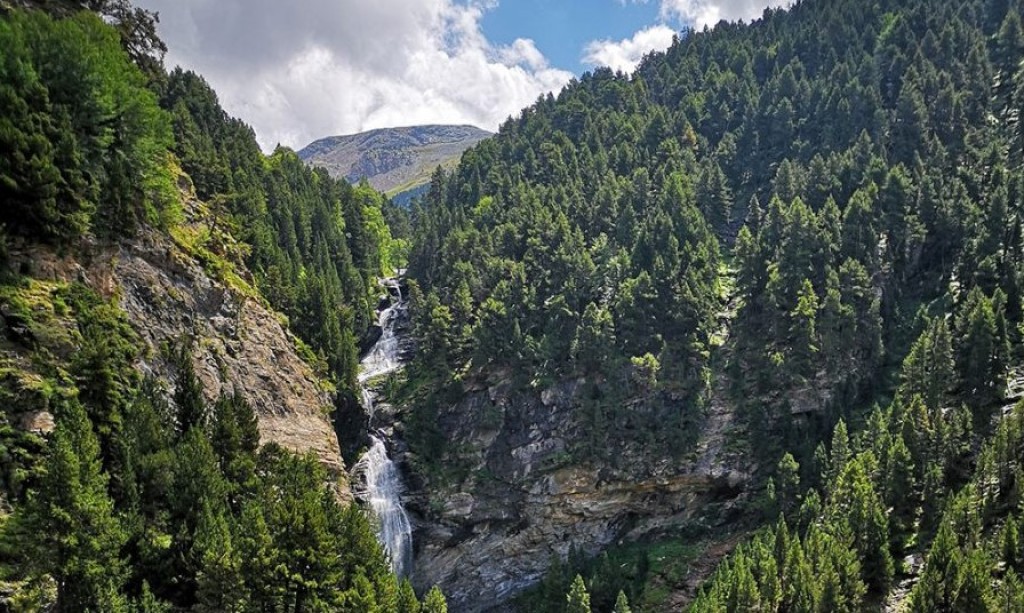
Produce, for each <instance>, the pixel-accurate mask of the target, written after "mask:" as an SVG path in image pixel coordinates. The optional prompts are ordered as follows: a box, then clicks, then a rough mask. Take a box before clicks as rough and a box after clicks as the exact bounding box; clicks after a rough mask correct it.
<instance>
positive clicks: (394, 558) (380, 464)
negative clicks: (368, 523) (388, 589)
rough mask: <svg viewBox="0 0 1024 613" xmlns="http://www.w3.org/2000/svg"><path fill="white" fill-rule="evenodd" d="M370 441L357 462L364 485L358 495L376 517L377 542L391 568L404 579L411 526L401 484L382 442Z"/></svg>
mask: <svg viewBox="0 0 1024 613" xmlns="http://www.w3.org/2000/svg"><path fill="white" fill-rule="evenodd" d="M370 440H371V441H372V443H373V444H372V445H371V446H370V450H369V451H367V452H366V453H365V454H364V455H363V457H362V458H361V459H360V460H359V464H360V465H361V466H360V469H361V471H362V474H363V479H364V481H365V484H364V490H363V491H362V492H360V494H361V497H362V498H363V499H364V500H365V501H366V502H367V503H368V504H369V505H370V508H371V509H373V514H374V515H376V516H377V522H378V524H379V526H378V531H377V538H378V539H379V540H380V542H381V544H382V545H383V546H384V549H385V550H386V551H387V552H388V555H389V556H390V557H391V568H392V569H393V570H394V571H395V574H397V575H398V576H400V577H403V576H405V575H407V574H408V571H409V567H410V566H411V562H412V524H410V523H409V516H408V515H406V513H405V509H404V508H403V507H402V499H401V495H402V480H401V478H400V477H399V475H398V467H396V466H395V463H394V462H393V461H392V460H391V458H389V457H388V450H387V447H386V446H385V445H384V441H382V440H381V439H379V438H377V437H376V436H371V437H370Z"/></svg>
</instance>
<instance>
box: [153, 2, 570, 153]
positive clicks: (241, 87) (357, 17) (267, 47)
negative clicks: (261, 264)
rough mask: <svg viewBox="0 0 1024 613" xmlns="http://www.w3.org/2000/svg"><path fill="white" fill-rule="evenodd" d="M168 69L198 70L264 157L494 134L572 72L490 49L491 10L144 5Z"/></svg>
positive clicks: (518, 52) (521, 50) (480, 5)
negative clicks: (430, 127)
mask: <svg viewBox="0 0 1024 613" xmlns="http://www.w3.org/2000/svg"><path fill="white" fill-rule="evenodd" d="M139 4H141V5H142V6H144V7H146V8H149V9H153V10H157V11H159V12H160V34H161V36H162V37H163V38H164V39H165V41H166V42H167V43H168V47H170V52H169V54H168V58H167V63H168V65H172V66H173V65H175V64H180V65H182V66H183V67H186V68H190V69H194V70H196V72H199V73H200V74H202V75H203V76H205V77H206V78H207V80H208V81H209V82H210V83H211V85H213V87H214V88H215V89H216V90H217V92H218V94H219V95H220V98H221V102H222V104H223V105H224V107H225V109H226V110H227V111H228V112H229V113H231V114H233V115H237V116H239V117H241V118H242V119H243V120H245V121H246V122H248V123H250V124H251V125H252V126H253V128H254V129H255V130H256V133H257V137H258V139H259V141H260V144H261V145H262V146H263V147H264V148H270V147H273V146H274V145H275V144H277V143H281V144H284V145H288V146H291V147H295V148H299V147H302V146H305V145H306V144H308V143H309V142H310V141H312V140H314V139H317V138H320V137H323V136H328V135H334V134H346V133H352V132H360V131H364V130H369V129H373V128H380V127H390V126H397V125H415V124H421V123H468V124H473V125H477V126H480V127H483V128H487V129H491V130H493V129H495V128H497V126H498V124H499V123H500V122H501V121H503V120H504V119H505V118H506V117H508V116H509V115H514V114H516V113H518V111H519V110H520V109H521V108H523V107H525V106H528V105H529V104H531V103H533V102H534V101H535V100H536V99H537V96H538V95H540V94H542V93H546V92H548V91H554V90H558V89H560V88H561V87H562V86H563V85H564V84H565V83H566V82H567V81H568V80H569V79H570V78H571V77H572V74H571V73H569V72H567V71H564V70H559V69H556V68H553V67H551V66H550V65H549V63H548V61H547V59H546V58H545V57H544V55H543V54H542V53H541V52H540V50H538V49H537V47H536V45H535V44H534V43H533V41H530V40H526V39H519V40H516V41H515V42H514V43H512V44H511V45H509V46H497V45H493V44H491V43H490V42H489V41H488V40H487V39H486V37H485V36H484V34H483V32H482V30H481V27H480V20H481V19H482V17H483V15H484V13H485V12H486V11H487V10H489V9H491V8H493V7H494V6H495V3H494V2H493V1H491V0H485V1H480V0H474V1H470V2H469V3H468V4H466V3H460V2H457V1H456V0H372V1H366V0H297V1H296V0H293V1H289V2H282V1H281V0H139Z"/></svg>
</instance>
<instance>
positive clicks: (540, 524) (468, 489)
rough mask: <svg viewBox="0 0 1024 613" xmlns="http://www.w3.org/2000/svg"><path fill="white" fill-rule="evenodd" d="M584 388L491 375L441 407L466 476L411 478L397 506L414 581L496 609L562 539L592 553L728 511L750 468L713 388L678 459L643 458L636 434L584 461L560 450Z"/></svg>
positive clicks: (719, 519)
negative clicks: (407, 513)
mask: <svg viewBox="0 0 1024 613" xmlns="http://www.w3.org/2000/svg"><path fill="white" fill-rule="evenodd" d="M584 387H585V382H584V381H582V380H577V381H567V382H563V383H560V384H557V385H555V386H553V387H551V388H549V389H546V390H544V391H542V392H539V393H537V392H530V391H513V388H512V387H511V385H510V384H509V383H507V382H500V381H498V382H493V383H491V384H487V385H478V386H477V389H475V390H469V391H468V392H467V394H466V395H465V396H464V397H463V398H462V400H460V401H459V402H458V403H456V404H454V405H451V406H448V407H446V408H445V409H443V410H442V411H441V415H440V420H439V425H440V427H441V429H442V431H443V432H445V433H446V436H447V438H448V444H449V445H451V446H454V448H458V449H460V450H461V452H460V454H459V455H460V458H461V459H462V460H464V461H465V462H466V463H467V465H466V467H465V468H466V475H467V477H466V478H465V480H463V481H461V482H459V483H455V484H450V485H447V486H443V487H439V486H438V485H437V484H427V483H416V482H414V483H412V484H411V494H410V495H409V497H408V500H407V504H408V506H409V508H410V509H411V510H412V511H413V513H414V518H415V523H416V533H415V537H414V544H415V549H416V559H415V569H416V570H415V575H414V582H415V583H417V584H418V585H419V586H420V587H427V586H430V585H433V584H438V585H440V586H441V587H442V589H443V590H444V592H445V594H446V596H447V597H448V599H449V602H450V603H451V605H452V610H456V611H485V610H504V609H506V608H507V603H508V601H509V600H510V599H511V598H513V597H514V596H515V595H516V594H518V593H520V592H521V591H523V590H524V589H526V588H528V587H529V586H531V585H533V584H535V583H536V582H537V581H538V580H539V579H540V578H541V577H542V576H543V574H544V572H545V571H546V569H547V567H548V565H549V563H550V561H551V559H552V557H561V558H563V559H564V558H565V556H566V555H567V553H568V551H569V549H570V547H573V546H575V547H577V548H580V549H582V550H584V551H585V552H587V553H589V554H596V553H597V552H599V551H600V550H602V549H604V548H605V547H607V546H609V545H611V544H615V543H618V542H620V541H622V540H631V539H636V538H640V537H643V536H647V535H652V534H657V533H659V532H663V531H668V530H671V529H673V528H677V527H679V526H682V525H685V524H691V525H692V524H693V523H694V522H697V523H698V524H700V523H704V522H707V523H713V524H716V523H724V522H726V521H728V520H729V519H730V518H731V514H732V512H733V509H734V508H735V506H736V501H737V499H738V498H740V497H742V496H743V495H744V494H745V489H744V487H745V485H746V483H747V482H748V480H749V475H750V474H751V473H752V472H753V471H754V470H755V467H754V466H752V465H751V463H750V461H749V459H747V458H746V456H745V455H743V453H742V452H741V451H738V450H730V449H728V445H727V444H726V443H727V441H728V439H729V437H730V436H731V435H732V434H733V433H734V431H735V427H736V426H735V425H734V424H733V421H732V418H733V414H732V412H731V410H730V408H729V407H728V406H726V404H724V403H723V402H721V401H719V395H718V394H717V393H716V394H715V395H714V397H713V398H712V402H711V403H710V408H709V409H708V411H707V413H706V415H705V416H704V419H703V422H702V424H701V426H700V431H701V435H700V436H699V438H698V440H697V443H696V445H694V446H693V447H692V449H690V451H688V452H686V453H684V454H683V455H682V456H681V457H662V458H652V454H650V453H649V451H648V450H646V449H645V447H644V445H643V444H641V443H639V442H636V443H630V444H627V445H625V446H622V447H621V448H617V449H615V450H614V454H615V457H614V460H613V461H609V462H602V463H593V462H587V461H579V460H575V459H574V458H573V457H572V454H570V453H569V452H570V450H571V449H572V447H573V441H574V440H576V439H578V438H579V437H582V436H585V435H586V432H585V431H584V426H583V425H582V423H581V420H580V419H579V418H578V415H579V414H580V411H579V404H580V401H581V398H580V395H581V394H582V393H583V389H584Z"/></svg>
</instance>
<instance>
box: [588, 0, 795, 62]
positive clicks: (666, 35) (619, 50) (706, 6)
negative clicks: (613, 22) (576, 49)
mask: <svg viewBox="0 0 1024 613" xmlns="http://www.w3.org/2000/svg"><path fill="white" fill-rule="evenodd" d="M617 2H618V3H619V4H621V5H623V6H625V5H627V4H647V3H648V2H649V0H617ZM791 3H792V0H660V10H659V11H658V19H659V21H660V23H658V24H655V25H652V26H649V27H647V28H644V29H643V30H640V31H638V32H636V33H635V34H633V36H632V37H631V38H625V39H623V40H619V41H614V40H594V41H590V42H589V43H587V44H586V46H585V47H584V48H583V61H584V62H587V63H589V64H592V65H595V66H608V67H609V68H611V69H613V70H622V71H624V72H630V71H632V70H633V69H634V68H636V66H637V64H639V63H640V60H641V59H642V58H643V56H644V54H646V53H649V52H651V51H663V50H665V49H667V48H668V47H669V46H670V45H671V44H672V34H673V33H674V32H675V30H674V29H673V28H671V27H670V26H669V25H668V24H678V25H680V26H683V25H685V26H687V27H693V28H695V29H697V30H701V29H703V28H704V26H709V27H713V26H714V25H715V24H716V23H718V22H719V21H722V20H723V19H724V20H726V21H738V20H740V19H742V20H745V21H750V20H753V19H756V18H758V17H760V16H761V14H762V13H763V12H764V9H765V8H767V7H779V6H789V5H790V4H791Z"/></svg>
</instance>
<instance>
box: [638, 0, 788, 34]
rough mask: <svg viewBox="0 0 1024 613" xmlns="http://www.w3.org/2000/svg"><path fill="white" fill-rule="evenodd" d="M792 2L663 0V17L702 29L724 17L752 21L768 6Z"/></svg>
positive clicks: (775, 0)
mask: <svg viewBox="0 0 1024 613" xmlns="http://www.w3.org/2000/svg"><path fill="white" fill-rule="evenodd" d="M644 1H646V0H644ZM790 3H791V2H790V0H661V17H662V19H666V20H672V19H678V20H680V21H682V22H684V23H687V24H690V25H692V26H693V27H695V28H696V29H698V30H700V29H702V28H703V27H704V26H714V25H715V24H716V23H718V22H719V21H722V20H723V19H724V20H726V21H738V20H740V19H743V20H745V21H750V20H752V19H756V18H758V17H760V16H761V14H762V13H763V12H764V9H765V8H767V7H773V8H774V7H780V6H788V5H789V4H790Z"/></svg>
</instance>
